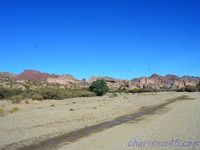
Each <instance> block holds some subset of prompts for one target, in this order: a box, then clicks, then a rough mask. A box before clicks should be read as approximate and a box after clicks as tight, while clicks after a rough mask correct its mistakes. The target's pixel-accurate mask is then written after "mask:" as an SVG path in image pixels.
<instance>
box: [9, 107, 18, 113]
mask: <svg viewBox="0 0 200 150" xmlns="http://www.w3.org/2000/svg"><path fill="white" fill-rule="evenodd" d="M18 110H19V107H13V108H12V109H11V110H10V111H9V112H10V113H14V112H17V111H18Z"/></svg>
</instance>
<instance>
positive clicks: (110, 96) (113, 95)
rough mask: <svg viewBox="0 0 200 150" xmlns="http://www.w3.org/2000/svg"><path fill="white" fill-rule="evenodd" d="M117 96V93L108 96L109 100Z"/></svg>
mask: <svg viewBox="0 0 200 150" xmlns="http://www.w3.org/2000/svg"><path fill="white" fill-rule="evenodd" d="M117 96H118V95H117V93H112V94H111V95H109V98H115V97H117Z"/></svg>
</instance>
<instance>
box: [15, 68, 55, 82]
mask: <svg viewBox="0 0 200 150" xmlns="http://www.w3.org/2000/svg"><path fill="white" fill-rule="evenodd" d="M48 77H53V78H57V77H58V75H51V74H48V73H41V72H39V71H36V70H24V71H23V72H22V73H20V74H19V75H18V76H17V77H16V78H17V79H18V80H31V81H38V82H41V81H47V78H48Z"/></svg>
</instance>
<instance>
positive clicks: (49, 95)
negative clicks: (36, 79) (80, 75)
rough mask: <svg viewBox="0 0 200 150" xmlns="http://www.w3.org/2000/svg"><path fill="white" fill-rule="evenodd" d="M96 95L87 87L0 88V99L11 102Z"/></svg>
mask: <svg viewBox="0 0 200 150" xmlns="http://www.w3.org/2000/svg"><path fill="white" fill-rule="evenodd" d="M91 96H96V94H95V93H94V92H91V91H88V90H87V89H63V88H59V87H43V88H39V89H35V90H30V89H25V90H18V89H10V88H0V99H10V100H11V101H12V102H13V103H20V102H21V100H23V99H32V100H44V99H56V100H61V99H66V98H73V97H91Z"/></svg>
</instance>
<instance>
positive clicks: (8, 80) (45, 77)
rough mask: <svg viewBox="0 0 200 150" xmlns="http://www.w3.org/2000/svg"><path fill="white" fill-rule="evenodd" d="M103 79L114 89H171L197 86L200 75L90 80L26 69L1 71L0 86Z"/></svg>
mask: <svg viewBox="0 0 200 150" xmlns="http://www.w3.org/2000/svg"><path fill="white" fill-rule="evenodd" d="M98 79H103V80H105V81H106V82H107V84H108V86H109V87H110V88H111V89H113V90H130V89H135V88H151V89H164V90H165V89H169V90H176V89H180V88H183V87H186V86H196V85H197V84H198V83H199V82H200V78H199V77H192V76H183V77H178V76H176V75H171V74H168V75H166V76H161V75H158V74H153V75H151V76H150V77H141V78H134V79H132V80H121V79H115V78H112V77H91V78H90V79H89V80H78V79H76V78H74V77H73V76H71V75H68V74H66V75H56V74H49V73H42V72H40V71H36V70H24V71H23V72H22V73H20V74H18V75H16V74H13V73H9V72H2V73H0V86H6V87H11V88H12V87H19V88H25V87H27V86H32V85H34V86H35V87H37V86H46V85H50V86H51V85H57V86H61V87H65V88H81V87H88V86H89V85H90V84H91V83H92V82H93V81H96V80H98Z"/></svg>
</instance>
